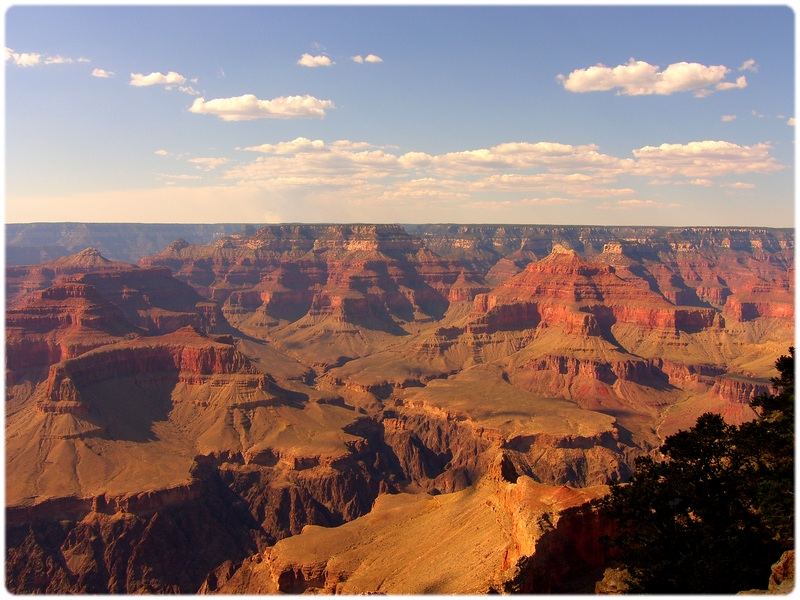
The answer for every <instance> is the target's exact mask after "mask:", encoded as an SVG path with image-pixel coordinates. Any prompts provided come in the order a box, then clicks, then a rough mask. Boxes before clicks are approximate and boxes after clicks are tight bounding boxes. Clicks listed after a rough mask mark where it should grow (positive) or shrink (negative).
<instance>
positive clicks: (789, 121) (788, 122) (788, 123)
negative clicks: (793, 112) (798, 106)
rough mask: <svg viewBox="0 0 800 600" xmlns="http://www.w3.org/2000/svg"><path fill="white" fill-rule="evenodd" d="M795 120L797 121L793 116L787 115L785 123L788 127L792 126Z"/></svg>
mask: <svg viewBox="0 0 800 600" xmlns="http://www.w3.org/2000/svg"><path fill="white" fill-rule="evenodd" d="M796 122H797V121H795V118H794V117H789V118H788V119H786V124H787V125H788V126H789V127H794V124H795V123H796Z"/></svg>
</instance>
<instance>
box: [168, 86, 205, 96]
mask: <svg viewBox="0 0 800 600" xmlns="http://www.w3.org/2000/svg"><path fill="white" fill-rule="evenodd" d="M167 89H170V88H167ZM178 91H179V92H183V93H184V94H189V95H190V96H199V95H200V92H198V91H197V90H196V89H194V88H193V87H192V86H190V85H179V86H178Z"/></svg>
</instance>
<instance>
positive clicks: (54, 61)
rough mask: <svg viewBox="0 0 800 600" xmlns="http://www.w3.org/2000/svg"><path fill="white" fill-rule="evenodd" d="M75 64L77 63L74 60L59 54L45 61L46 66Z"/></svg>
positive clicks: (47, 57) (46, 58)
mask: <svg viewBox="0 0 800 600" xmlns="http://www.w3.org/2000/svg"><path fill="white" fill-rule="evenodd" d="M74 62H76V61H75V60H73V59H72V58H69V57H67V56H61V55H59V54H56V55H55V56H46V57H45V59H44V64H46V65H71V64H72V63H74Z"/></svg>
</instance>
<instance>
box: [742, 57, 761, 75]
mask: <svg viewBox="0 0 800 600" xmlns="http://www.w3.org/2000/svg"><path fill="white" fill-rule="evenodd" d="M739 70H740V71H750V72H751V73H758V63H756V59H754V58H748V59H747V60H746V61H744V62H743V63H742V64H741V66H740V67H739Z"/></svg>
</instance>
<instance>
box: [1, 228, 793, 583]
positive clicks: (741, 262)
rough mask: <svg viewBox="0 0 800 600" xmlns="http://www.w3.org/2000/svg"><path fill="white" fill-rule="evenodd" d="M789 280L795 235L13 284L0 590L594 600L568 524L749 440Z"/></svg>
mask: <svg viewBox="0 0 800 600" xmlns="http://www.w3.org/2000/svg"><path fill="white" fill-rule="evenodd" d="M793 276H794V263H793V233H792V232H790V231H783V230H764V229H742V228H632V227H619V228H606V227H560V226H495V225H487V226H483V225H475V226H455V225H453V226H451V225H441V226H439V225H428V226H408V227H405V228H404V227H400V226H395V225H274V226H265V227H262V228H260V229H258V230H256V229H255V228H253V229H252V230H250V231H245V232H242V233H239V234H232V235H226V236H223V237H220V238H219V239H217V240H215V241H213V242H212V243H196V242H195V243H190V242H186V241H181V240H179V241H176V242H173V243H171V244H169V246H168V247H167V248H165V249H164V250H163V251H161V252H159V253H158V254H157V255H154V256H149V257H145V258H143V259H142V261H141V264H140V266H138V267H136V266H133V265H127V264H124V263H116V262H113V261H107V260H106V259H105V258H103V257H102V255H100V254H99V253H98V252H96V251H93V250H89V251H87V252H83V253H79V254H78V255H76V256H73V257H65V258H64V259H62V260H59V261H51V262H50V263H48V264H46V265H39V266H37V267H25V268H21V269H16V270H15V269H14V268H9V277H8V281H7V289H9V290H12V291H13V293H14V294H15V296H16V299H15V301H14V303H13V304H12V305H10V306H9V308H8V311H7V325H8V327H7V373H8V375H9V378H8V381H9V382H10V384H11V385H9V386H8V388H7V405H6V414H7V428H6V456H7V463H6V467H7V473H9V478H8V479H7V482H6V496H7V502H8V506H7V540H8V543H7V549H6V558H7V562H6V564H7V567H6V575H7V581H8V586H9V589H11V590H12V591H14V592H18V593H22V592H51V593H64V592H84V593H102V592H109V591H110V592H129V593H132V592H171V593H194V592H197V591H198V590H201V591H203V592H209V593H214V592H229V593H234V592H235V593H238V592H246V593H257V592H267V591H269V592H275V591H287V592H301V591H303V592H308V593H319V592H351V593H370V592H394V593H409V592H417V593H423V592H438V593H455V592H467V591H470V592H475V593H483V592H487V591H490V590H491V591H507V592H508V591H518V592H519V591H521V592H561V591H585V589H591V586H590V585H588V586H584V587H585V589H584V587H582V586H583V583H587V582H588V579H582V578H581V577H584V576H587V573H589V572H590V571H592V570H593V569H595V568H596V567H600V566H602V561H603V559H604V557H603V554H602V552H601V551H600V546H599V545H598V539H599V536H600V535H602V534H603V532H604V527H606V525H604V524H603V523H601V522H600V521H599V520H598V519H597V515H596V514H595V513H593V512H592V511H591V510H588V509H586V508H585V507H584V508H580V506H581V505H583V504H584V503H585V502H586V501H587V500H589V499H591V498H594V497H596V496H597V495H598V494H601V493H602V491H603V489H604V487H603V486H604V485H605V484H608V483H610V482H612V481H616V480H620V479H625V478H626V477H628V476H629V474H630V472H631V467H632V464H633V461H634V459H635V458H636V457H637V456H640V455H642V454H648V453H653V452H654V451H655V449H656V448H657V447H658V445H659V444H660V442H661V440H663V438H664V437H665V436H666V435H668V434H670V433H672V432H674V431H676V430H677V429H679V428H683V427H686V426H688V425H690V424H691V423H692V422H693V421H694V419H695V418H696V417H697V416H698V415H699V414H700V413H702V412H704V411H706V410H713V411H716V412H719V413H721V414H723V415H724V416H725V418H726V419H728V420H729V421H731V422H742V421H745V420H747V419H749V418H751V417H752V413H751V412H750V409H749V407H748V406H747V403H748V401H749V400H750V399H751V398H752V397H754V395H756V394H758V393H761V392H762V391H765V390H766V389H768V385H769V384H768V381H769V377H770V376H771V375H773V373H772V363H773V361H774V358H775V356H777V355H778V354H780V353H782V352H785V350H786V347H787V346H788V345H789V344H791V343H792V340H793V335H794V324H793V316H794V307H793V289H794V288H793V285H794V284H793ZM578 575H580V577H579V576H578ZM581 582H583V583H581Z"/></svg>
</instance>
